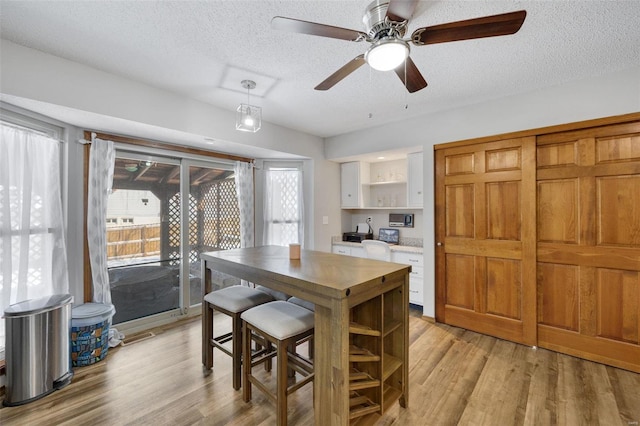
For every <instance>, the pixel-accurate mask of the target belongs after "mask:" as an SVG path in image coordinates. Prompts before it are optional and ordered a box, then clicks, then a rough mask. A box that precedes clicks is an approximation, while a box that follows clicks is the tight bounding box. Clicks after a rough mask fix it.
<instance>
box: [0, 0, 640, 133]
mask: <svg viewBox="0 0 640 426" xmlns="http://www.w3.org/2000/svg"><path fill="white" fill-rule="evenodd" d="M369 2H370V1H369V0H353V1H333V0H331V1H329V0H327V1H306V0H305V1H285V0H280V1H275V0H268V1H267V0H255V1H236V0H233V1H232V0H227V1H220V0H217V1H215V0H208V1H7V0H1V1H0V35H1V36H2V38H4V39H7V40H10V41H13V42H15V43H18V44H21V45H24V46H27V47H31V48H35V49H38V50H41V51H44V52H48V53H51V54H53V55H56V56H60V57H63V58H66V59H69V60H72V61H75V62H79V63H83V64H86V65H89V66H91V67H94V68H97V69H100V70H104V71H107V72H110V73H114V74H119V75H123V76H126V77H129V78H131V79H134V80H138V81H142V82H145V83H147V84H150V85H152V86H156V87H159V88H163V89H166V90H170V91H172V92H176V93H179V94H182V95H185V96H188V97H192V98H195V99H198V100H200V101H204V102H207V103H210V104H213V105H215V106H218V107H220V108H223V109H226V110H229V111H234V110H235V109H236V107H237V106H238V104H239V103H240V102H246V93H244V92H243V89H242V87H241V86H240V80H241V79H245V78H250V79H253V80H255V81H256V82H257V83H258V89H262V90H261V91H260V92H262V93H261V95H262V96H257V95H258V92H259V91H258V90H256V94H255V95H252V98H251V103H252V104H257V105H259V106H261V107H262V108H263V119H264V120H266V121H269V122H272V123H275V124H279V125H282V126H286V127H289V128H292V129H296V130H301V131H304V132H307V133H310V134H313V135H318V136H322V137H328V136H333V135H337V134H342V133H346V132H350V131H355V130H358V129H362V128H366V127H370V126H374V125H380V124H384V123H388V122H392V121H398V120H402V119H406V118H410V117H415V116H418V115H422V114H425V113H432V112H436V111H441V110H448V109H452V108H456V107H460V106H464V105H469V104H476V103H480V102H483V101H486V100H490V99H495V98H500V97H504V96H509V95H513V94H517V93H522V92H527V91H531V90H536V89H538V88H542V87H547V86H552V85H557V84H561V83H563V82H566V81H570V80H577V79H581V78H587V77H594V76H598V75H602V74H606V73H609V72H612V71H616V70H621V69H626V68H631V67H633V66H638V65H639V64H640V1H637V0H634V1H586V0H581V1H578V0H576V1H540V0H535V1H471V0H469V1H422V2H420V3H419V5H418V6H417V9H416V12H415V14H414V17H413V19H412V20H411V21H410V23H409V28H408V32H409V33H410V32H412V31H413V30H415V29H416V28H418V27H422V26H429V25H436V24H440V23H447V22H451V21H458V20H464V19H470V18H476V17H481V16H486V15H493V14H499V13H506V12H511V11H515V10H521V9H525V10H526V11H527V18H526V20H525V22H524V25H523V27H522V28H521V30H520V31H519V32H518V33H517V34H515V35H511V36H503V37H493V38H488V39H479V40H471V41H461V42H453V43H445V44H437V45H430V46H422V47H416V46H412V51H411V57H412V59H413V61H414V62H415V63H416V65H417V66H418V68H419V69H420V70H421V72H422V73H423V75H424V76H425V79H426V80H427V82H428V83H429V86H428V87H427V88H426V89H424V90H421V91H419V92H417V93H415V94H407V92H406V91H405V89H404V88H403V86H402V84H401V82H400V80H399V79H398V77H397V76H396V75H395V73H393V72H388V73H381V72H375V71H371V70H370V69H369V67H368V66H363V67H361V68H360V69H359V70H357V71H356V72H354V73H353V74H351V75H350V76H349V77H347V78H346V79H345V80H343V81H342V82H340V83H338V84H337V85H336V86H334V87H333V88H332V89H331V90H329V91H327V92H320V91H315V90H313V88H314V87H315V86H316V85H317V84H318V83H320V82H321V81H323V80H324V79H325V78H326V77H328V76H329V75H330V74H331V73H333V72H334V71H336V70H337V69H338V68H340V67H341V66H342V65H344V64H345V63H346V62H348V61H349V60H351V59H352V58H354V57H355V56H357V55H359V54H360V53H364V51H365V50H366V47H367V43H366V42H362V43H355V42H347V41H342V40H335V39H328V38H323V37H317V36H310V35H302V34H293V33H285V32H280V31H276V30H272V29H271V28H270V20H271V18H272V17H273V16H276V15H280V16H286V17H292V18H298V19H303V20H308V21H314V22H320V23H325V24H330V25H334V26H340V27H346V28H351V29H356V30H363V26H362V15H363V12H364V10H365V8H366V6H367V4H368V3H369ZM234 78H235V79H236V80H238V81H237V82H235V84H236V86H237V87H234V81H233V79H234ZM269 83H271V84H272V87H270V88H269V89H268V90H266V91H265V90H264V88H265V87H266V86H267V84H269ZM225 87H226V88H225ZM370 114H371V117H370Z"/></svg>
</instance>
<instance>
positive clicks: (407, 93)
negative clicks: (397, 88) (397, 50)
mask: <svg viewBox="0 0 640 426" xmlns="http://www.w3.org/2000/svg"><path fill="white" fill-rule="evenodd" d="M404 88H405V89H407V60H406V59H405V60H404ZM408 97H409V90H408V89H407V90H405V91H404V109H405V110H407V109H409V101H408V100H407V99H408Z"/></svg>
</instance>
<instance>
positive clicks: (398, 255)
mask: <svg viewBox="0 0 640 426" xmlns="http://www.w3.org/2000/svg"><path fill="white" fill-rule="evenodd" d="M423 257H424V256H423V255H422V253H405V252H393V253H392V254H391V260H392V261H393V262H396V263H403V264H405V265H413V266H424V260H423Z"/></svg>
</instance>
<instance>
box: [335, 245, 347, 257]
mask: <svg viewBox="0 0 640 426" xmlns="http://www.w3.org/2000/svg"><path fill="white" fill-rule="evenodd" d="M331 251H332V252H334V253H336V254H344V255H347V256H351V247H346V246H333V249H332V250H331Z"/></svg>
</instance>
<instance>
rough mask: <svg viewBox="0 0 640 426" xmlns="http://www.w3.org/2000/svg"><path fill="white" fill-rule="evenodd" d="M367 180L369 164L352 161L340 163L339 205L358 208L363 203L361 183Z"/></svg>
mask: <svg viewBox="0 0 640 426" xmlns="http://www.w3.org/2000/svg"><path fill="white" fill-rule="evenodd" d="M368 182H369V164H368V163H362V162H359V161H354V162H351V163H342V164H341V165H340V194H341V195H340V205H341V207H342V208H343V209H344V208H347V209H348V208H359V207H362V206H363V205H364V201H363V197H362V184H365V183H368Z"/></svg>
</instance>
